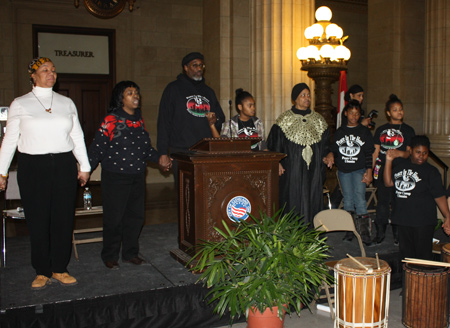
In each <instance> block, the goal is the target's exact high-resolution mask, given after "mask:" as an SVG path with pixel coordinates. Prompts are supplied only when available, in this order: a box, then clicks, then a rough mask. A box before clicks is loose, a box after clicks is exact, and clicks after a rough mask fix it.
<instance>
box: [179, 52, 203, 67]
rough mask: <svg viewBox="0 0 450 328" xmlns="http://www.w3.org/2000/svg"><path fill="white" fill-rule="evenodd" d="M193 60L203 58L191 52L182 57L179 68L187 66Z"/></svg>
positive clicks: (199, 54) (197, 53)
mask: <svg viewBox="0 0 450 328" xmlns="http://www.w3.org/2000/svg"><path fill="white" fill-rule="evenodd" d="M194 59H201V60H204V59H205V57H203V55H202V54H201V53H199V52H191V53H189V54H187V55H186V56H184V57H183V60H182V61H181V67H184V65H187V64H189V63H190V62H191V61H193V60H194Z"/></svg>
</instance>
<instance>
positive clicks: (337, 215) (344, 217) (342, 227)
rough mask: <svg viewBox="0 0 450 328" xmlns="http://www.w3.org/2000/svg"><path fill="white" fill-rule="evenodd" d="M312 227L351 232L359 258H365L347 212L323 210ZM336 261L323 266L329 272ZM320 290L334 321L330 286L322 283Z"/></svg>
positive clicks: (364, 252) (315, 218)
mask: <svg viewBox="0 0 450 328" xmlns="http://www.w3.org/2000/svg"><path fill="white" fill-rule="evenodd" d="M313 222H314V227H315V228H318V230H321V231H326V232H332V231H351V232H353V233H354V234H355V236H356V239H357V240H358V244H359V248H360V250H361V256H362V257H366V251H365V249H364V245H363V243H362V239H361V236H360V235H359V233H358V232H357V231H356V227H355V223H354V222H353V218H352V216H351V215H350V213H348V212H347V211H344V210H340V209H331V210H323V211H321V212H319V213H317V214H316V216H315V217H314V221H313ZM337 262H338V261H328V262H326V263H325V264H326V265H327V267H328V269H329V270H334V266H335V265H336V263H337ZM322 288H323V289H324V290H325V294H326V297H327V300H328V306H329V307H330V313H331V318H332V319H333V320H334V318H335V313H334V309H333V303H334V299H333V297H332V296H334V295H331V293H330V286H328V284H327V283H326V282H325V281H323V283H322Z"/></svg>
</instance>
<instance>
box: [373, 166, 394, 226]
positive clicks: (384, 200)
mask: <svg viewBox="0 0 450 328" xmlns="http://www.w3.org/2000/svg"><path fill="white" fill-rule="evenodd" d="M383 174H384V166H383V167H382V168H381V169H380V172H379V175H378V179H377V180H376V184H375V185H376V187H377V199H378V203H377V214H376V217H375V223H376V224H378V225H387V224H388V223H389V218H390V217H391V207H392V210H393V206H394V199H395V194H394V192H395V188H394V187H386V186H385V184H384V180H383ZM391 205H392V206H391Z"/></svg>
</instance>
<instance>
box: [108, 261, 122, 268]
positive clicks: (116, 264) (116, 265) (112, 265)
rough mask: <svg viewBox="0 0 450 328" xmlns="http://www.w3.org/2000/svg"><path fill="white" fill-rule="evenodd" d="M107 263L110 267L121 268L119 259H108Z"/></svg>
mask: <svg viewBox="0 0 450 328" xmlns="http://www.w3.org/2000/svg"><path fill="white" fill-rule="evenodd" d="M105 265H106V267H107V268H108V269H111V270H118V269H119V268H120V265H119V262H117V261H106V262H105Z"/></svg>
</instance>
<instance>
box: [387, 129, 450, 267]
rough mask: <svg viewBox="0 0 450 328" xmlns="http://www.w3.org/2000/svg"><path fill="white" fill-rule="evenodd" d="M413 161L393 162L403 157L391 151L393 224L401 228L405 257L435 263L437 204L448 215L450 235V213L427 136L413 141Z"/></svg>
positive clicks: (446, 222)
mask: <svg viewBox="0 0 450 328" xmlns="http://www.w3.org/2000/svg"><path fill="white" fill-rule="evenodd" d="M410 147H411V155H410V157H409V158H406V159H405V158H401V159H399V160H396V162H395V163H394V164H393V160H394V159H395V158H396V157H397V156H399V155H401V154H400V153H399V152H396V151H395V150H393V149H391V150H388V151H387V153H386V164H385V168H384V176H383V178H384V184H385V185H386V186H387V187H394V186H395V207H394V211H393V213H392V223H394V224H396V225H397V227H398V237H399V244H400V245H399V246H400V255H401V257H402V258H406V257H410V258H419V259H425V260H432V250H433V246H432V239H433V234H434V229H435V226H436V223H437V212H436V204H437V206H438V207H439V210H440V211H441V212H442V214H443V215H444V224H443V229H444V231H445V232H446V233H447V234H449V233H450V221H449V218H450V213H449V209H448V205H447V200H446V197H445V190H444V187H443V185H442V177H441V175H440V173H439V171H438V170H437V168H436V167H434V166H432V165H430V164H429V163H428V162H427V159H428V153H429V149H430V140H429V139H428V138H427V137H426V136H415V137H414V138H412V139H411V146H410Z"/></svg>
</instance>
